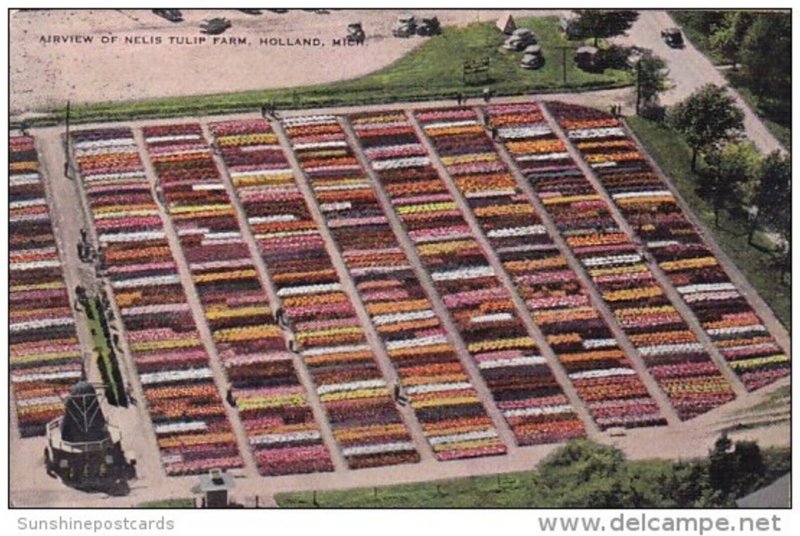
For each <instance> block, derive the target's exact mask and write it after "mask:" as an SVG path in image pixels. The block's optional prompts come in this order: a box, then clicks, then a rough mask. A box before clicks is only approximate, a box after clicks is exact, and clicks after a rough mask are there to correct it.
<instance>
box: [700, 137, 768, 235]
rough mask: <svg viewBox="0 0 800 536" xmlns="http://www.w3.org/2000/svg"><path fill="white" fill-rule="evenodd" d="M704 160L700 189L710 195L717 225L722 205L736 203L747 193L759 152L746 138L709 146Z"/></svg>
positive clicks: (756, 171) (759, 158)
mask: <svg viewBox="0 0 800 536" xmlns="http://www.w3.org/2000/svg"><path fill="white" fill-rule="evenodd" d="M706 161H707V164H708V170H706V172H705V173H704V174H703V175H702V182H701V189H702V190H703V191H704V192H705V193H707V194H708V195H709V196H710V197H711V204H712V206H713V208H714V225H717V226H719V215H720V212H721V211H722V209H726V208H730V207H738V206H739V204H740V203H741V200H742V199H746V198H747V197H748V196H749V195H750V194H749V191H750V190H751V189H752V186H751V185H752V183H753V182H754V178H755V176H756V175H757V173H758V168H759V166H760V164H761V155H760V154H759V153H758V150H757V149H756V148H755V147H754V146H753V144H752V143H750V142H737V143H726V144H724V145H722V146H719V147H716V148H715V149H714V150H712V151H711V152H710V153H709V154H708V156H707V157H706Z"/></svg>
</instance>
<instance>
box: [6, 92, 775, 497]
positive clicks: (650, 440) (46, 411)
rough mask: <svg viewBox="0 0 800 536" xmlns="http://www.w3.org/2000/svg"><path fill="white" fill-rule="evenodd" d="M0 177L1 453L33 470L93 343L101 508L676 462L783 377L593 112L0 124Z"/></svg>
mask: <svg viewBox="0 0 800 536" xmlns="http://www.w3.org/2000/svg"><path fill="white" fill-rule="evenodd" d="M64 164H66V166H67V169H68V171H69V173H67V175H69V177H67V178H65V177H64V171H63V170H64ZM9 188H10V216H9V217H10V240H9V248H10V272H9V273H10V282H9V285H10V334H9V343H10V373H11V386H12V416H11V419H12V439H11V442H12V461H14V457H15V456H16V457H18V458H19V459H20V463H19V464H18V466H19V467H20V468H25V467H27V466H29V465H31V464H39V466H40V465H41V459H40V458H38V456H39V455H40V453H41V451H42V447H43V444H44V439H43V437H42V436H43V435H44V433H45V425H46V424H47V423H48V422H49V421H50V420H52V419H53V418H55V417H57V416H59V415H61V413H62V408H63V402H62V397H63V396H64V394H65V393H66V392H67V391H68V390H69V388H70V386H71V385H72V384H74V383H75V382H76V381H78V380H79V379H81V378H84V379H85V378H89V379H91V378H98V377H99V376H98V371H97V362H96V360H90V359H87V358H86V357H85V356H87V355H89V356H91V355H92V350H93V348H92V347H94V349H95V351H96V350H97V348H98V347H102V348H105V350H103V352H105V353H106V354H114V355H115V357H116V360H118V362H119V371H118V372H119V375H118V376H115V378H117V380H115V382H116V383H115V385H113V386H112V388H113V390H114V392H115V393H117V394H119V393H120V392H122V390H123V384H124V389H125V391H126V392H127V393H128V395H129V398H130V399H131V401H132V403H131V404H129V405H127V406H126V407H119V408H117V407H114V408H111V407H109V408H107V413H108V415H109V416H110V418H111V419H112V420H115V421H116V422H115V424H116V425H118V426H119V427H120V428H121V429H122V432H123V446H125V447H127V448H129V449H131V450H135V451H136V453H137V456H138V457H139V459H140V460H141V462H140V463H139V466H138V467H139V475H138V476H139V481H140V485H138V486H137V487H136V488H135V489H134V490H132V491H131V495H130V497H129V498H115V499H114V500H117V501H120V502H119V503H115V504H120V505H123V504H128V505H133V504H161V503H164V504H172V503H171V502H170V501H175V500H178V502H181V501H182V500H183V499H182V498H183V497H186V496H188V494H189V493H190V491H189V490H190V488H191V486H192V485H193V484H194V483H195V481H196V475H198V474H201V473H206V472H208V471H209V470H210V469H213V468H221V469H225V470H227V471H230V472H232V473H233V474H234V475H235V476H237V477H238V479H237V488H238V489H239V492H238V493H239V494H240V495H241V496H246V495H258V494H259V493H264V494H271V493H274V492H277V491H289V492H291V491H308V490H313V489H328V490H333V489H340V488H349V487H368V486H373V485H384V484H399V483H413V482H421V481H427V480H435V479H445V478H454V477H465V476H473V475H488V474H494V473H508V472H512V471H523V470H527V469H530V468H532V467H533V466H535V464H536V463H537V462H538V461H539V460H541V459H542V458H543V457H544V456H545V455H546V454H547V453H549V452H550V451H551V450H552V449H554V448H555V447H557V446H558V445H560V444H563V443H564V442H566V441H568V440H571V439H576V438H585V437H588V438H591V439H593V440H595V441H597V442H600V443H604V442H605V443H607V444H611V443H614V444H615V445H616V444H617V442H616V438H619V437H622V438H623V439H622V440H620V442H619V445H620V446H621V448H623V449H624V450H625V451H626V454H628V455H630V456H632V457H634V458H636V457H640V458H641V457H644V456H650V455H653V452H656V453H657V454H656V455H658V456H660V457H665V458H680V457H682V456H689V455H695V453H697V452H705V450H706V449H707V448H708V444H709V443H708V442H709V441H712V442H713V440H709V438H710V437H711V436H712V435H713V434H714V432H715V430H717V429H719V427H720V426H723V425H725V426H729V427H730V423H729V422H727V421H726V418H727V417H726V415H727V414H728V413H730V412H732V411H734V410H735V411H739V412H741V408H746V407H747V406H748V405H750V406H753V405H757V404H759V403H761V404H762V405H763V403H764V400H766V399H769V397H770V396H771V395H770V393H773V392H775V390H776V389H786V386H787V385H788V382H789V378H788V377H789V374H790V359H789V356H788V347H789V338H788V333H787V331H786V330H785V329H784V328H783V326H782V325H781V324H780V322H779V321H778V320H777V319H776V317H775V316H774V314H773V313H772V311H771V310H770V309H769V307H768V306H767V305H766V304H765V303H764V302H763V300H761V298H760V297H759V296H758V295H757V294H756V293H755V291H754V290H753V288H752V287H751V286H750V285H749V283H748V282H747V280H746V279H745V278H744V276H742V274H741V273H740V272H739V271H738V269H737V268H736V267H735V266H734V265H733V264H732V263H731V262H730V261H729V260H728V259H727V257H726V256H725V255H724V253H722V251H721V250H720V249H719V247H718V246H717V245H716V244H715V243H714V242H713V241H712V240H710V239H709V238H708V237H709V236H710V235H709V234H708V233H707V232H706V231H705V230H704V228H703V227H702V226H701V225H700V224H699V223H698V221H697V220H696V218H695V217H694V215H693V214H692V213H691V212H690V211H688V209H687V208H686V205H685V204H684V202H683V201H682V198H681V197H680V195H679V194H677V193H676V191H675V190H674V188H673V186H672V185H671V183H670V181H669V179H668V178H667V177H665V176H664V175H663V174H662V173H661V171H660V170H659V169H657V167H656V166H655V165H654V164H653V163H652V161H651V160H650V159H649V157H648V155H647V154H646V152H645V151H644V150H643V149H642V148H640V147H639V146H638V145H637V142H636V141H635V139H634V138H633V137H632V135H631V134H630V133H629V131H628V129H627V126H626V125H625V124H624V123H623V122H621V121H620V120H619V119H618V118H616V117H612V116H610V115H608V114H606V113H604V112H601V111H598V110H596V109H593V108H587V107H583V106H579V105H576V104H565V103H562V102H542V101H538V100H535V99H530V98H528V99H525V98H515V99H500V100H498V103H497V104H491V105H482V106H474V107H473V106H463V107H462V106H459V107H455V106H448V107H442V106H441V105H431V104H426V103H415V104H413V105H410V104H408V105H402V104H399V105H393V106H385V107H384V108H377V107H371V108H369V109H368V110H367V109H353V108H351V109H347V110H324V111H314V112H300V111H295V112H286V113H284V114H282V117H281V118H280V119H277V118H273V119H270V120H267V119H263V118H262V117H260V116H257V115H254V114H242V115H239V116H224V117H222V116H211V117H196V118H182V119H173V120H166V119H159V120H147V121H139V122H129V123H106V124H92V125H85V126H79V127H73V129H72V131H71V132H69V134H65V133H64V132H63V130H60V129H58V128H56V127H42V128H37V129H34V131H33V132H32V134H31V135H27V134H26V135H12V137H11V143H10V177H9ZM78 230H81V232H82V233H81V234H83V235H85V236H86V237H87V240H88V241H89V242H90V243H91V245H92V246H93V248H94V250H95V251H97V252H98V258H99V260H98V261H96V262H98V263H99V264H98V265H96V266H92V265H91V261H90V262H89V263H88V264H89V266H86V264H87V262H83V263H81V261H80V260H79V259H78V258H77V256H76V254H75V249H76V248H75V244H74V241H75V240H76V239H75V237H76V235H77V233H78ZM84 261H85V259H84ZM81 264H83V266H82V267H81V266H80V265H81ZM101 265H102V266H101ZM87 280H88V282H89V284H88V285H87ZM78 284H81V285H85V286H88V287H89V288H91V289H92V292H94V293H96V294H97V299H98V301H95V302H92V303H93V304H94V305H93V307H94V309H93V313H92V316H93V317H95V316H97V315H103V314H106V315H107V317H108V323H109V324H110V325H111V326H112V327H113V332H114V333H118V334H119V340H118V341H115V343H114V345H115V347H116V348H117V350H116V352H113V351H111V347H110V346H109V345H108V344H106V343H104V341H103V340H102V337H101V334H99V332H98V331H97V330H96V329H95V330H94V331H92V334H93V336H87V335H86V334H87V333H88V332H89V331H90V327H91V325H92V324H91V323H90V322H89V321H88V320H87V317H86V316H85V312H84V313H82V312H80V311H81V309H80V308H79V307H73V305H74V303H73V302H75V296H74V295H73V294H74V293H75V291H73V289H74V288H75V287H76V285H78ZM100 296H102V299H100ZM103 300H105V302H104V301H103ZM102 303H107V304H108V309H107V310H106V311H105V312H102V310H101V309H102V307H103V306H102V305H101V304H102ZM117 343H118V345H117ZM104 344H105V345H104ZM103 352H101V353H103ZM103 355H105V354H103ZM104 366H105V367H110V366H111V365H109V364H108V362H106V364H105V365H104ZM114 366H116V365H114ZM115 373H116V369H115ZM104 374H107V373H106V372H105V371H104ZM103 377H108V376H107V375H106V376H103ZM119 378H122V382H123V384H119V382H118V379H119ZM781 400H784V398H781ZM773 409H774V408H773ZM726 412H728V413H726ZM781 430H782V431H783V432H785V434H786V437H785V438H783V440H782V442H783V444H788V428H786V427H784V428H781ZM750 432H751V433H755V434H757V433H758V430H757V429H753V430H750ZM778 442H779V443H780V442H781V440H780V439H779V440H778ZM654 449H656V450H655V451H654ZM29 452H34V453H36V456H37V458H36V461H35V462H34V461H31V460H32V458H31V455H30V454H28V453H29ZM12 465H16V464H12ZM37 467H38V466H37ZM14 470H15V469H14V468H13V467H12V473H13V472H14ZM18 470H23V469H18ZM32 472H35V473H37V474H38V473H44V471H43V470H41V467H39V469H37V470H35V471H32ZM12 482H13V475H12ZM31 482H32V483H28V484H26V485H28V486H29V488H26V489H27V491H28V495H25V496H26V497H28V499H27V501H28V502H30V503H31V504H37V501H39V502H40V503H41V501H51V503H52V502H58V501H65V502H68V503H69V504H78V505H86V504H87V503H86V502H85V501H83V500H82V499H81V498H80V495H76V493H77V492H74V490H72V491H70V492H66V491H63V490H62V489H61V488H58V487H57V486H56V484H54V482H55V481H54V480H52V479H47V478H46V477H44V478H40V477H38V476H36V477H33V480H32V481H31ZM15 486H16V484H15V483H12V494H13V493H14V488H15ZM36 486H41V488H36ZM40 489H47V490H49V493H50V494H49V495H47V494H45V495H41V496H40V495H39V491H40ZM70 493H71V494H70ZM179 499H180V500H179ZM126 501H127V502H126ZM23 502H25V501H23ZM184 502H185V501H184ZM89 503H91V500H90V501H89ZM91 504H94V503H91ZM181 504H182V503H181Z"/></svg>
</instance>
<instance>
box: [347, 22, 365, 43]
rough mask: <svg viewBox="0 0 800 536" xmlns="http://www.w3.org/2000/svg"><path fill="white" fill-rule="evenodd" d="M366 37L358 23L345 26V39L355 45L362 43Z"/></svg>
mask: <svg viewBox="0 0 800 536" xmlns="http://www.w3.org/2000/svg"><path fill="white" fill-rule="evenodd" d="M366 37H367V35H366V34H365V33H364V28H363V27H362V26H361V23H360V22H351V23H350V24H348V25H347V38H348V39H350V40H351V41H355V42H357V43H363V42H364V39H366Z"/></svg>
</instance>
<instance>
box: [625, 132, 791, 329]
mask: <svg viewBox="0 0 800 536" xmlns="http://www.w3.org/2000/svg"><path fill="white" fill-rule="evenodd" d="M628 125H629V126H630V127H631V129H633V131H634V132H635V133H636V135H637V136H638V138H639V140H640V141H641V142H642V143H643V144H644V146H645V148H646V149H647V151H648V152H649V153H650V155H651V156H652V157H653V158H654V159H655V160H656V162H658V165H659V166H660V167H661V169H662V170H663V171H664V173H666V174H667V175H668V176H669V177H670V178H671V179H672V182H673V184H675V186H676V187H677V188H678V191H679V192H680V193H681V196H682V197H683V198H684V199H685V200H686V202H687V203H688V204H689V205H690V207H691V208H692V211H693V212H694V213H695V214H696V215H697V216H698V217H699V218H700V220H701V221H702V222H703V223H704V224H705V226H706V228H707V229H709V230H710V231H711V233H712V234H713V237H714V240H715V241H716V242H717V244H719V245H720V246H721V247H722V249H723V250H724V251H725V253H726V254H727V255H728V256H729V257H730V258H731V259H732V260H733V262H734V263H736V266H738V268H739V270H741V271H742V273H743V274H744V275H745V277H747V279H748V281H750V284H751V285H753V287H755V289H756V290H757V291H758V293H759V295H760V296H761V297H762V298H763V299H764V301H765V302H767V304H768V305H769V306H770V308H771V309H772V311H773V312H774V313H775V315H776V316H777V317H778V319H780V321H781V322H783V324H784V325H785V326H786V328H787V329H789V330H791V322H792V312H791V293H790V289H789V288H788V287H787V286H785V285H783V284H781V282H780V271H779V270H778V269H776V268H774V267H773V266H772V263H771V259H772V255H771V253H770V252H771V251H773V249H774V246H773V245H772V243H771V242H770V241H769V240H768V239H767V237H766V236H764V235H763V234H762V233H760V232H757V233H756V235H755V239H754V242H755V243H756V245H757V246H758V247H753V246H751V245H749V244H748V243H747V234H748V225H747V222H746V221H744V220H743V219H741V218H736V217H734V216H731V215H730V214H727V213H723V215H722V217H721V218H720V219H721V226H720V227H719V228H717V227H715V225H714V211H713V209H712V208H711V206H710V205H709V203H708V201H706V200H705V199H704V198H702V197H700V196H699V195H698V194H697V192H696V190H695V189H696V187H697V184H698V180H699V177H698V176H697V174H696V173H694V172H693V171H692V170H691V150H690V149H689V146H688V145H686V143H685V142H684V141H683V139H682V138H681V137H680V136H679V135H678V134H677V133H676V132H675V131H674V130H672V129H670V128H668V127H666V126H663V125H659V124H658V123H654V122H651V121H647V120H645V119H642V118H639V117H632V118H630V119H628Z"/></svg>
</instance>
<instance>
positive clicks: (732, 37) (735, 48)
mask: <svg viewBox="0 0 800 536" xmlns="http://www.w3.org/2000/svg"><path fill="white" fill-rule="evenodd" d="M752 22H753V17H752V15H751V14H750V13H748V12H747V11H726V12H725V14H724V15H723V17H722V20H721V21H720V22H719V23H718V24H716V25H714V26H713V28H712V33H711V36H710V37H709V44H710V45H711V48H713V49H714V50H716V51H717V52H719V54H720V55H721V56H722V57H723V58H725V59H726V60H728V61H730V62H731V64H732V68H733V70H736V67H737V62H738V60H739V53H740V52H741V48H742V41H743V40H744V37H745V34H746V33H747V30H748V29H749V28H750V25H751V24H752Z"/></svg>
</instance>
